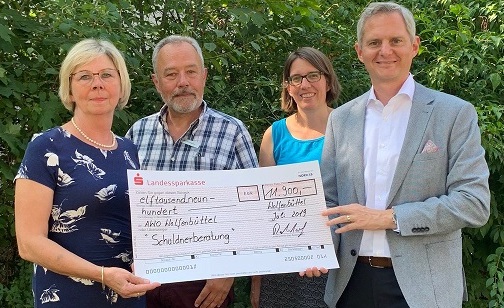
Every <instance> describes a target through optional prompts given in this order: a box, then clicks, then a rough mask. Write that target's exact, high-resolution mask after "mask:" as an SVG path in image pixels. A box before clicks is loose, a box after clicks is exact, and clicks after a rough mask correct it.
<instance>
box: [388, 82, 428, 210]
mask: <svg viewBox="0 0 504 308" xmlns="http://www.w3.org/2000/svg"><path fill="white" fill-rule="evenodd" d="M432 102H433V96H432V95H431V94H430V92H429V90H428V89H427V88H425V87H424V86H422V85H420V84H419V83H416V82H415V93H414V95H413V103H412V105H411V113H410V117H409V121H408V128H407V130H406V135H405V137H404V143H403V146H402V149H401V154H400V155H399V160H398V162H397V167H396V171H395V174H394V179H393V180H392V186H391V188H390V193H389V196H388V200H387V204H388V208H390V202H391V201H392V200H394V197H395V195H396V193H397V192H398V191H399V188H400V187H401V184H402V182H403V181H404V178H405V177H406V174H407V172H408V170H409V168H410V166H411V164H412V163H413V158H414V157H415V155H416V154H417V153H418V151H419V150H418V149H419V148H420V147H421V146H422V144H421V142H422V140H423V136H424V133H425V130H426V128H427V124H428V122H429V118H430V116H431V114H432V109H433V108H434V106H433V104H432Z"/></svg>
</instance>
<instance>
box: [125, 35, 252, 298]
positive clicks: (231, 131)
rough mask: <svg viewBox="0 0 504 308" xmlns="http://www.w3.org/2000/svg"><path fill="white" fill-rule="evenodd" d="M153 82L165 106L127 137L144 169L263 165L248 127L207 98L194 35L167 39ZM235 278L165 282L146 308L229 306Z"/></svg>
mask: <svg viewBox="0 0 504 308" xmlns="http://www.w3.org/2000/svg"><path fill="white" fill-rule="evenodd" d="M152 64H153V68H154V73H153V74H152V81H153V82H154V85H155V86H156V89H157V91H158V93H159V94H160V95H161V98H162V99H163V102H164V105H163V107H162V108H161V110H160V111H159V112H157V113H155V114H152V115H150V116H147V117H144V118H142V119H140V120H138V121H137V122H136V123H135V124H133V126H132V127H131V128H130V129H129V130H128V132H127V133H126V137H128V138H130V139H131V140H132V141H133V142H134V143H135V144H136V145H137V147H138V155H139V158H140V164H141V168H142V169H148V170H169V171H183V170H228V169H244V168H255V167H258V163H257V156H256V153H255V150H254V146H253V143H252V139H251V137H250V134H249V132H248V131H247V128H246V127H245V126H244V124H243V123H242V122H241V121H240V120H238V119H236V118H234V117H232V116H229V115H227V114H224V113H222V112H219V111H216V110H214V109H212V108H209V107H208V105H207V103H206V102H205V101H204V100H203V93H204V89H205V82H206V78H207V73H208V72H207V69H206V68H205V66H204V60H203V54H202V52H201V48H200V46H199V44H198V43H197V42H196V40H194V39H193V38H191V37H187V36H178V35H171V36H168V37H166V38H164V39H162V40H161V41H160V42H159V43H158V44H157V45H156V47H155V48H154V52H153V55H152ZM233 280H234V279H233V278H222V279H209V280H202V281H188V282H178V283H169V284H163V285H161V286H160V287H158V288H156V289H155V290H152V291H151V292H147V307H148V308H161V307H163V308H164V307H177V308H178V307H200V308H205V307H209V308H213V307H227V306H229V305H230V304H231V303H232V301H233V297H234V294H233V289H232V286H233Z"/></svg>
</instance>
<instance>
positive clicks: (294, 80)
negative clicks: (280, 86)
mask: <svg viewBox="0 0 504 308" xmlns="http://www.w3.org/2000/svg"><path fill="white" fill-rule="evenodd" d="M323 74H324V73H322V72H319V71H315V72H309V73H308V74H306V75H292V76H289V77H287V82H288V83H289V84H290V85H291V86H299V85H300V84H301V83H302V82H303V78H306V80H308V82H309V83H312V82H317V81H319V80H320V78H322V75H323Z"/></svg>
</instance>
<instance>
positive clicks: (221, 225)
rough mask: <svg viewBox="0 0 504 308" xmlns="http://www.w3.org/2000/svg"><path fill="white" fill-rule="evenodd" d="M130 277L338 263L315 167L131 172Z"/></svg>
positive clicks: (171, 278) (172, 278)
mask: <svg viewBox="0 0 504 308" xmlns="http://www.w3.org/2000/svg"><path fill="white" fill-rule="evenodd" d="M128 181H129V196H130V204H131V218H132V232H133V236H132V237H133V254H134V260H135V273H136V274H137V275H139V276H142V277H145V278H149V279H150V280H151V281H158V282H162V283H165V282H176V281H188V280H199V279H209V278H219V277H235V276H248V275H260V274H273V273H285V272H298V271H301V270H304V269H306V268H308V267H313V266H318V267H325V268H335V267H337V266H338V262H337V260H336V256H335V253H334V247H333V243H332V240H331V234H330V229H329V227H327V226H325V221H326V218H324V217H323V216H321V211H322V210H323V209H324V208H325V202H324V196H323V189H322V183H321V179H320V170H319V166H318V163H317V162H308V163H300V164H293V165H284V166H275V167H267V168H256V169H246V170H222V171H217V170H212V171H179V172H174V171H148V170H129V171H128Z"/></svg>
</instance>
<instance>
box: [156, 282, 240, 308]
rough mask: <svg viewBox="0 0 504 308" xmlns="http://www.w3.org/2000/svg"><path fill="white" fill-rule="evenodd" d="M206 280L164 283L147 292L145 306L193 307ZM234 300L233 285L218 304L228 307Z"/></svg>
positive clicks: (158, 307) (157, 307)
mask: <svg viewBox="0 0 504 308" xmlns="http://www.w3.org/2000/svg"><path fill="white" fill-rule="evenodd" d="M205 284H206V280H198V281H186V282H176V283H166V284H162V285H161V286H159V287H157V288H155V289H154V290H151V291H148V292H147V294H146V295H147V308H194V302H195V301H196V298H197V297H198V296H199V294H200V293H201V290H203V287H204V286H205ZM233 300H234V291H233V287H231V290H229V294H228V296H227V297H226V299H225V300H224V302H223V303H222V305H221V306H220V307H221V308H225V307H228V306H229V305H230V304H231V303H232V302H233Z"/></svg>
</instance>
